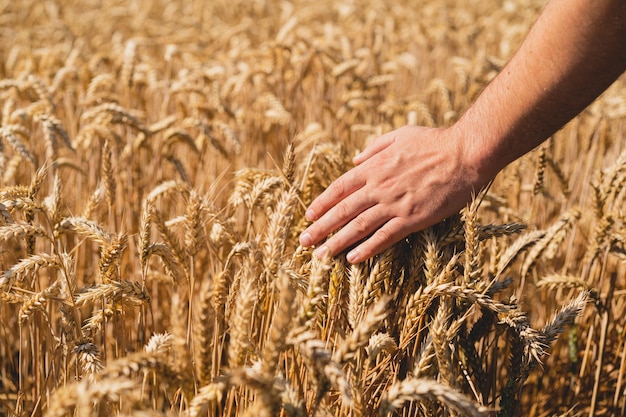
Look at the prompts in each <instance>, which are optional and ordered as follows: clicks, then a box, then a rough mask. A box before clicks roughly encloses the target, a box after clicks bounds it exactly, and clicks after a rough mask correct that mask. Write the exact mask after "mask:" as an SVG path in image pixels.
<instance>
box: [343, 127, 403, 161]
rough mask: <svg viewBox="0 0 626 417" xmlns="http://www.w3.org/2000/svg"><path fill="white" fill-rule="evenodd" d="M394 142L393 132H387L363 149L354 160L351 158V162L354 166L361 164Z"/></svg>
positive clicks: (394, 134) (394, 135)
mask: <svg viewBox="0 0 626 417" xmlns="http://www.w3.org/2000/svg"><path fill="white" fill-rule="evenodd" d="M395 140H396V133H395V132H389V133H387V134H385V135H382V136H379V137H377V138H376V139H374V140H373V141H372V142H371V143H370V144H369V145H368V146H367V147H366V148H365V149H363V152H361V153H359V154H358V155H356V156H355V157H354V158H352V162H354V164H355V165H360V164H362V163H363V162H365V161H366V160H368V159H369V158H371V157H372V156H374V155H376V154H377V153H378V152H380V151H382V150H383V149H385V148H387V147H388V146H389V145H391V144H392V143H393V142H394V141H395Z"/></svg>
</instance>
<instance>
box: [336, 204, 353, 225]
mask: <svg viewBox="0 0 626 417" xmlns="http://www.w3.org/2000/svg"><path fill="white" fill-rule="evenodd" d="M335 210H336V215H337V218H339V219H341V220H342V221H345V220H348V219H350V218H351V217H353V216H352V210H351V209H350V207H349V206H348V204H347V203H346V202H345V201H341V202H339V203H337V205H336V206H335Z"/></svg>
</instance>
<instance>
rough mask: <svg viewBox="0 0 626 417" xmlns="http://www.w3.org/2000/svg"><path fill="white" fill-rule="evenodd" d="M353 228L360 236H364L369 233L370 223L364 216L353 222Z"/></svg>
mask: <svg viewBox="0 0 626 417" xmlns="http://www.w3.org/2000/svg"><path fill="white" fill-rule="evenodd" d="M352 227H353V229H354V231H355V232H356V233H357V234H358V235H360V236H362V235H364V234H366V233H367V232H368V231H369V221H368V219H367V218H366V217H365V216H364V215H361V216H359V217H357V218H355V219H354V220H353V221H352Z"/></svg>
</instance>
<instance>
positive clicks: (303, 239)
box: [300, 232, 313, 248]
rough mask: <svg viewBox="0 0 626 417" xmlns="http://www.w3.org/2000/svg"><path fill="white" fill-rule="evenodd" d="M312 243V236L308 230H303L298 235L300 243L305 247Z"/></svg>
mask: <svg viewBox="0 0 626 417" xmlns="http://www.w3.org/2000/svg"><path fill="white" fill-rule="evenodd" d="M312 243H313V237H311V234H310V233H309V232H304V233H302V234H301V235H300V244H301V245H302V246H304V247H305V248H308V247H309V246H311V244H312Z"/></svg>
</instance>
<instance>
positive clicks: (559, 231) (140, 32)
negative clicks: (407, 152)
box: [0, 0, 626, 416]
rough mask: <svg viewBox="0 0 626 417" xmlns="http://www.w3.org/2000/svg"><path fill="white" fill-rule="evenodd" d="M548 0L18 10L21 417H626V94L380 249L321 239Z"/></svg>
mask: <svg viewBox="0 0 626 417" xmlns="http://www.w3.org/2000/svg"><path fill="white" fill-rule="evenodd" d="M543 4H544V2H543V1H535V0H507V1H504V2H496V1H492V0H480V1H479V0H465V1H451V0H449V1H448V0H422V1H392V0H379V1H364V0H352V1H348V0H345V1H343V0H341V1H329V0H317V1H308V0H294V1H270V0H267V1H263V0H258V1H246V0H231V1H222V0H211V1H168V2H166V1H162V0H153V1H149V0H139V1H133V2H122V1H107V0H103V1H76V2H74V1H26V0H14V1H10V0H4V1H1V0H0V11H1V13H0V57H1V59H0V245H1V246H0V273H1V275H0V414H2V415H17V416H31V415H33V416H37V415H48V416H57V415H59V416H61V415H80V416H83V415H97V416H100V415H102V416H105V415H112V416H117V415H137V416H139V415H220V416H221V415H224V416H226V415H228V416H235V415H236V416H239V415H250V416H262V415H284V416H303V415H320V416H326V415H334V416H360V415H363V416H375V415H387V413H391V415H399V416H431V415H464V414H468V415H472V413H480V412H484V413H486V414H489V415H494V416H495V415H498V416H512V415H524V416H561V415H564V416H583V415H597V416H601V415H623V414H624V413H625V412H626V397H625V395H624V386H625V384H624V375H625V374H626V355H625V353H626V337H625V335H624V332H625V328H624V325H625V318H624V315H623V311H624V308H625V305H624V301H625V299H624V295H626V282H625V279H626V265H625V263H626V243H625V242H626V231H625V228H624V222H625V220H626V218H625V213H624V207H625V206H624V196H625V191H624V184H625V183H626V140H625V135H626V85H625V83H624V80H625V79H624V77H622V78H621V79H619V80H618V81H617V82H616V83H615V84H614V85H613V86H612V87H611V88H610V89H609V90H608V91H607V92H606V93H605V94H603V95H602V96H601V97H600V98H599V99H598V100H597V101H596V102H594V103H593V104H592V105H591V106H589V108H587V109H586V110H585V111H584V112H582V113H581V114H580V115H579V116H578V117H577V118H576V119H574V120H573V121H572V122H570V123H569V124H568V125H567V126H565V127H564V128H563V129H562V130H561V131H560V132H558V133H557V134H556V135H555V136H554V137H553V138H551V139H550V140H549V141H547V142H546V143H545V144H544V145H542V146H541V147H540V148H538V149H536V150H534V151H532V152H531V153H529V154H528V155H526V156H525V157H523V158H521V159H520V160H518V161H516V162H514V163H513V164H511V165H510V166H509V167H507V168H506V169H505V170H504V171H503V172H501V173H500V174H499V175H498V177H497V178H496V180H495V182H494V184H493V185H492V186H491V188H490V189H489V191H488V192H487V193H485V194H484V195H481V196H480V204H474V205H472V206H471V207H468V209H467V210H465V211H464V213H463V214H462V215H461V214H460V215H459V216H455V217H453V218H452V219H449V220H447V221H446V222H443V223H442V224H440V225H436V226H434V227H433V228H431V229H429V230H428V231H425V232H423V233H418V234H415V235H413V236H410V237H409V238H408V239H407V240H406V241H403V242H400V243H399V244H398V245H396V246H395V247H394V248H392V249H391V250H389V251H386V252H385V253H383V254H381V255H379V256H378V257H376V258H375V259H372V260H370V261H368V262H366V263H364V264H363V265H361V266H358V267H351V266H349V265H348V264H346V263H345V260H344V259H343V258H342V257H341V256H339V257H337V258H335V259H332V260H327V261H326V262H321V261H320V262H317V261H314V260H312V259H311V254H310V253H309V252H308V251H307V250H303V249H302V248H299V247H298V242H297V236H298V234H299V232H300V231H302V230H303V229H304V227H305V226H306V221H305V219H304V218H303V213H304V208H305V207H306V205H307V204H308V203H309V202H310V201H311V200H312V198H314V197H315V196H316V195H317V194H319V192H320V191H321V190H323V189H324V188H325V187H326V186H328V184H329V183H330V182H331V181H332V180H333V179H334V178H336V177H337V176H339V175H340V174H341V173H342V172H344V171H345V170H347V169H349V167H350V157H351V156H352V155H354V154H355V153H356V152H358V151H359V150H361V149H363V147H364V146H365V144H366V143H367V141H368V140H370V139H371V138H373V137H376V136H377V135H380V134H382V133H384V132H387V131H390V130H392V129H394V128H398V127H400V126H403V125H405V124H407V123H410V124H420V125H426V126H450V125H451V124H453V123H454V122H455V121H456V120H457V119H458V117H459V115H460V114H462V112H463V111H464V110H465V109H466V108H467V107H468V106H469V105H470V104H471V102H472V101H473V100H474V99H475V98H476V97H477V95H478V94H479V93H480V91H481V90H482V89H483V88H484V86H485V85H486V84H487V83H488V82H489V81H490V80H491V79H492V78H493V77H494V76H495V75H496V74H497V73H498V71H499V70H500V69H501V68H502V67H503V65H504V64H505V63H506V61H507V59H508V58H509V57H510V56H511V54H512V53H513V52H514V51H515V49H516V48H517V46H518V45H519V44H520V42H521V41H522V39H523V37H524V36H525V34H526V33H527V31H528V29H529V27H530V25H531V24H532V22H533V21H534V19H535V18H536V17H537V16H538V14H539V12H540V11H541V8H542V6H543ZM396 289H399V291H396ZM581 297H582V298H581ZM555 314H556V316H555Z"/></svg>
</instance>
